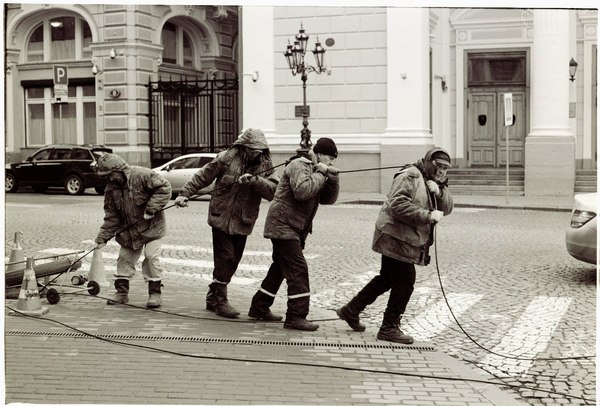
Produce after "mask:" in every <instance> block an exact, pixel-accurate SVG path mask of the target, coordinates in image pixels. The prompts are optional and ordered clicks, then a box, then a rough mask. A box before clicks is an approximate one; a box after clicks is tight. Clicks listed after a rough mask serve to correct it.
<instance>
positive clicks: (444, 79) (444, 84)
mask: <svg viewBox="0 0 600 406" xmlns="http://www.w3.org/2000/svg"><path fill="white" fill-rule="evenodd" d="M433 78H434V79H440V80H441V85H442V92H445V91H446V90H448V85H447V84H446V76H443V75H433Z"/></svg>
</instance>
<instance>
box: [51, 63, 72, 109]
mask: <svg viewBox="0 0 600 406" xmlns="http://www.w3.org/2000/svg"><path fill="white" fill-rule="evenodd" d="M68 98H69V71H68V70H67V67H66V66H63V65H54V101H55V102H56V103H66V102H67V101H68Z"/></svg>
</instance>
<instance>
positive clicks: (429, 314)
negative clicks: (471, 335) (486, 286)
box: [402, 293, 483, 341]
mask: <svg viewBox="0 0 600 406" xmlns="http://www.w3.org/2000/svg"><path fill="white" fill-rule="evenodd" d="M482 297H483V295H475V294H470V293H450V294H449V295H448V302H449V303H450V307H452V312H453V313H454V315H455V316H456V317H457V318H458V317H459V316H460V315H461V314H463V313H464V312H466V311H467V310H468V309H469V308H470V307H471V306H473V305H474V304H475V303H477V302H478V301H479V300H480V299H481V298H482ZM453 323H454V318H453V317H452V314H451V313H450V311H449V310H448V306H447V305H446V302H445V301H444V299H440V300H438V301H437V302H436V303H434V304H433V305H431V306H430V307H428V308H427V309H425V310H424V311H423V312H421V313H420V314H419V315H418V316H415V317H414V318H412V319H409V320H408V321H407V322H406V323H404V322H403V323H402V329H403V330H406V332H407V333H408V334H410V335H411V336H413V338H414V339H415V340H417V341H431V339H432V338H433V337H435V336H436V335H438V334H440V333H441V332H442V331H444V330H445V329H446V328H447V327H448V326H449V325H451V324H453Z"/></svg>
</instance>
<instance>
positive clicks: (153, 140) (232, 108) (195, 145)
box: [148, 78, 239, 167]
mask: <svg viewBox="0 0 600 406" xmlns="http://www.w3.org/2000/svg"><path fill="white" fill-rule="evenodd" d="M148 99H149V104H150V106H149V112H150V113H149V116H150V123H149V127H150V140H149V141H150V160H151V164H152V167H155V166H158V165H161V164H163V163H165V162H167V161H169V160H171V159H173V158H176V157H178V156H181V155H184V154H189V153H192V152H218V151H220V150H222V149H225V148H228V147H229V146H231V144H232V143H233V142H234V141H235V140H236V138H237V135H238V133H239V123H238V80H237V78H235V79H214V80H195V81H193V82H188V81H187V80H186V81H168V82H167V81H158V82H150V83H149V92H148Z"/></svg>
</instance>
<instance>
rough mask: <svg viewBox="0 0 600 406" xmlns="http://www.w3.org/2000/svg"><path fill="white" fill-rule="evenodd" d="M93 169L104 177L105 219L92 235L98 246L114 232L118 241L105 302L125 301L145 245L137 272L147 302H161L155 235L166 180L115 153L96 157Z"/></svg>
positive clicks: (161, 224)
mask: <svg viewBox="0 0 600 406" xmlns="http://www.w3.org/2000/svg"><path fill="white" fill-rule="evenodd" d="M97 168H98V174H99V175H101V176H106V177H108V182H107V186H106V190H105V191H104V224H102V226H101V227H100V232H99V233H98V236H97V237H96V247H95V248H96V249H101V248H102V247H104V246H105V245H106V243H107V242H108V241H109V240H110V239H111V238H113V237H114V236H115V234H116V240H117V242H118V243H119V245H121V249H120V250H119V257H118V259H117V273H116V275H115V276H116V279H115V282H114V283H115V290H116V293H115V294H114V297H113V298H112V299H109V300H108V302H107V303H108V304H110V305H114V304H124V303H127V302H128V301H129V296H128V295H129V281H130V280H131V279H132V278H133V276H134V274H135V265H136V263H137V261H138V259H139V258H140V255H141V254H142V251H144V261H143V262H142V275H143V277H144V281H146V282H148V295H149V298H148V302H147V303H146V307H148V308H156V307H160V305H161V297H160V295H161V289H160V288H161V286H162V284H161V280H162V269H161V267H160V262H159V257H158V254H159V251H160V239H161V238H162V237H164V235H165V234H166V231H167V224H166V221H165V215H164V213H163V210H162V209H163V208H164V207H165V205H166V204H167V203H168V202H169V200H170V199H171V185H170V184H169V182H168V181H167V180H166V179H165V178H163V177H162V176H160V175H159V174H158V173H156V172H154V171H153V170H151V169H148V168H143V167H140V166H130V165H129V164H128V163H127V162H125V161H124V160H123V159H122V158H121V157H119V156H118V155H115V154H104V155H102V156H101V157H100V158H98V167H97Z"/></svg>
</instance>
